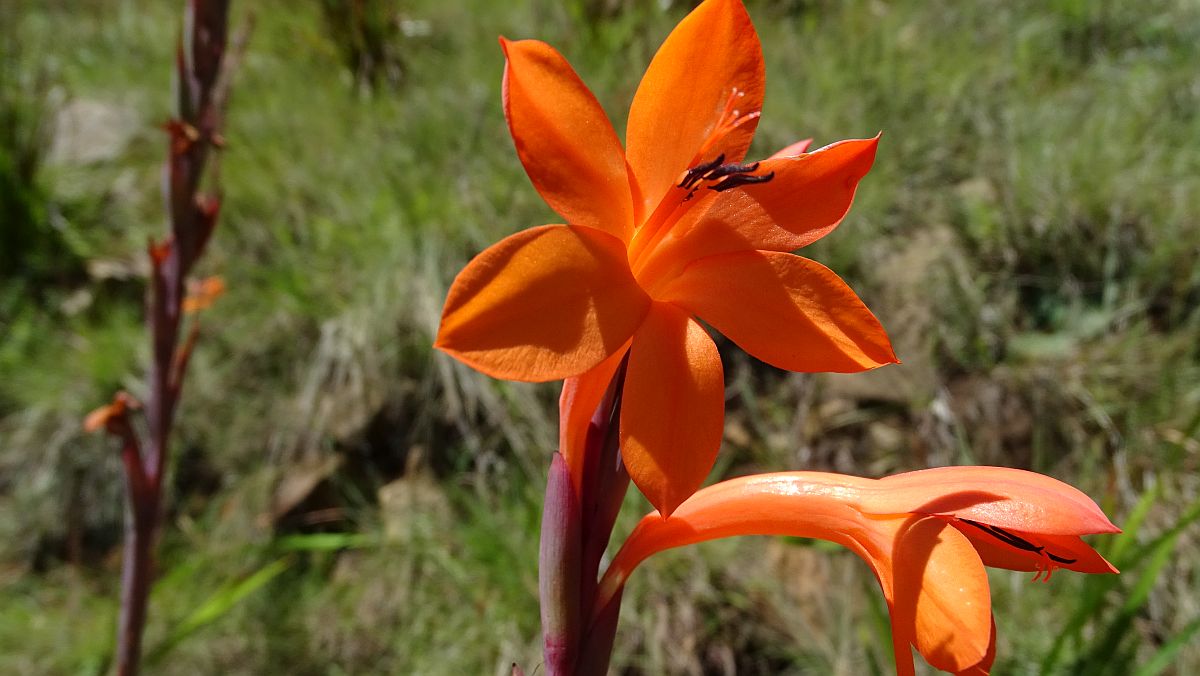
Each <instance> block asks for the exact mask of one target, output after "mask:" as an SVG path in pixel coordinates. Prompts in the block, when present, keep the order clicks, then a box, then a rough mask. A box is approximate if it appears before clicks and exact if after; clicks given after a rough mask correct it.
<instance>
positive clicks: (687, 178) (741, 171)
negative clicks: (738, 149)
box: [678, 153, 775, 202]
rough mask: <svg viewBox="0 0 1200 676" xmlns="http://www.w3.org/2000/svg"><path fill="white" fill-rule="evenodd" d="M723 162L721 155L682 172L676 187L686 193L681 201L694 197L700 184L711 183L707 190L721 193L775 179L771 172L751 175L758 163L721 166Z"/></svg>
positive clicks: (723, 156) (722, 155) (731, 163)
mask: <svg viewBox="0 0 1200 676" xmlns="http://www.w3.org/2000/svg"><path fill="white" fill-rule="evenodd" d="M724 161H725V154H724V153H722V154H720V155H717V157H716V159H714V160H711V161H709V162H701V163H700V164H697V165H696V166H694V167H692V168H691V169H688V170H687V171H686V172H684V173H683V176H681V177H680V181H679V184H678V187H680V188H683V189H685V190H687V191H688V193H687V195H685V196H684V198H683V201H684V202H686V201H688V200H690V199H692V197H693V196H695V194H696V191H697V190H699V189H700V184H701V182H705V181H708V182H712V185H708V186H707V188H708V189H709V190H716V191H717V192H721V191H723V190H729V189H730V188H736V187H738V186H742V185H749V184H752V183H766V182H767V181H770V180H771V179H773V178H775V172H773V171H771V172H768V173H766V174H761V175H758V176H755V175H753V172H755V171H757V170H758V166H759V163H758V162H752V163H750V164H739V163H737V162H730V163H728V164H722V162H724Z"/></svg>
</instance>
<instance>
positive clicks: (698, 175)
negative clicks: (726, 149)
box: [679, 153, 725, 188]
mask: <svg viewBox="0 0 1200 676" xmlns="http://www.w3.org/2000/svg"><path fill="white" fill-rule="evenodd" d="M724 161H725V153H721V154H720V155H717V158H716V159H715V160H713V161H712V162H704V163H702V164H697V165H696V166H694V167H692V168H691V169H688V170H687V171H686V172H684V174H683V180H682V181H680V182H679V187H680V188H690V187H692V186H693V185H695V184H696V183H698V182H699V181H700V180H701V179H703V178H707V177H706V176H705V174H707V173H709V172H710V171H712V170H714V169H718V168H720V166H721V163H722V162H724Z"/></svg>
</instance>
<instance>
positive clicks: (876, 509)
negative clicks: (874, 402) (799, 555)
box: [597, 467, 1119, 674]
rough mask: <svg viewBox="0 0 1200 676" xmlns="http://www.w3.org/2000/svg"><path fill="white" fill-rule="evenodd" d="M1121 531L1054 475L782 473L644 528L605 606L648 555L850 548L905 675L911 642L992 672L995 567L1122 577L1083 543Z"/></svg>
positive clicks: (964, 666) (963, 666) (611, 577)
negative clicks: (765, 546) (806, 541)
mask: <svg viewBox="0 0 1200 676" xmlns="http://www.w3.org/2000/svg"><path fill="white" fill-rule="evenodd" d="M1115 532H1119V529H1117V527H1116V526H1113V525H1112V523H1111V522H1110V521H1109V520H1108V518H1107V517H1105V516H1104V513H1103V512H1101V511H1100V508H1099V507H1097V506H1096V503H1094V502H1093V501H1092V500H1091V499H1090V498H1088V497H1087V496H1086V495H1084V494H1083V493H1081V492H1079V491H1078V490H1076V489H1074V488H1072V487H1071V486H1068V485H1066V484H1064V483H1061V482H1059V481H1057V480H1055V479H1051V478H1049V477H1045V476H1042V475H1040V474H1034V473H1032V472H1025V471H1022V470H1016V469H1006V468H999V467H944V468H939V469H929V470H922V471H918V472H909V473H907V474H898V475H895V476H891V477H887V478H884V479H878V480H875V479H863V478H859V477H853V476H844V475H839V474H826V473H821V472H781V473H777V474H760V475H755V476H749V477H743V478H739V479H732V480H729V481H724V482H721V483H719V484H716V485H713V486H709V487H708V488H705V489H702V490H700V491H698V492H697V493H696V494H695V495H693V496H692V497H691V498H689V499H688V500H687V501H685V502H684V503H683V504H682V505H680V506H679V508H678V509H677V510H675V512H674V514H672V515H671V518H669V519H665V518H663V517H662V516H660V515H659V514H658V513H653V514H650V515H648V516H646V517H645V518H643V519H642V521H641V522H640V523H639V524H638V526H637V528H635V529H634V531H633V533H632V534H631V535H630V536H629V539H628V540H627V541H626V542H625V544H624V546H623V547H622V548H621V550H620V552H618V553H617V556H616V557H615V559H614V560H613V563H612V565H611V566H610V567H609V570H608V571H607V572H606V573H605V577H604V580H603V582H602V583H601V589H600V594H601V600H600V602H599V603H598V604H597V607H598V608H603V607H604V606H605V605H606V603H607V602H608V599H610V598H614V597H616V595H617V593H618V592H619V591H620V590H621V588H622V587H623V585H624V582H625V580H626V579H627V578H628V576H629V574H630V572H631V571H632V570H633V569H634V567H636V566H637V565H638V564H639V563H640V562H641V561H643V560H644V559H645V558H646V557H648V556H650V555H651V554H654V553H655V552H660V551H662V550H665V549H670V548H673V547H680V546H683V545H687V544H693V543H697V542H703V541H706V540H712V539H715V538H722V537H729V536H733V535H791V536H796V537H807V538H820V539H822V540H829V541H831V542H836V543H838V544H840V545H843V546H845V547H847V548H849V549H850V550H852V551H853V552H854V553H855V554H858V555H859V556H860V557H862V558H863V559H864V560H865V561H866V562H867V563H868V564H869V565H870V566H871V568H872V570H873V571H874V572H875V575H876V577H877V578H878V579H879V585H880V587H882V589H883V594H884V598H885V599H886V600H887V604H888V610H889V612H890V614H891V618H892V635H893V647H894V649H895V654H896V669H897V671H898V672H899V673H901V674H912V673H913V662H912V653H911V648H910V646H915V647H916V648H917V650H918V651H919V652H920V653H921V655H922V656H924V657H925V659H926V660H927V661H928V662H929V663H930V664H931V665H933V666H934V667H937V668H938V669H942V670H945V671H951V672H956V673H986V672H987V670H988V669H989V668H990V667H991V663H992V660H993V658H994V651H995V637H994V635H993V634H994V625H993V623H992V619H991V597H990V593H989V590H988V580H987V575H986V574H985V571H984V565H988V566H997V567H1001V568H1010V569H1014V570H1037V571H1039V572H1038V575H1039V576H1042V575H1044V576H1045V578H1046V579H1049V577H1050V573H1051V571H1053V570H1054V569H1056V568H1066V569H1068V570H1075V571H1079V572H1083V573H1115V572H1117V570H1116V569H1115V568H1113V567H1112V565H1111V564H1109V563H1108V561H1105V560H1104V558H1103V557H1101V556H1100V555H1099V554H1097V553H1096V552H1095V550H1093V549H1092V548H1091V547H1089V546H1088V545H1087V544H1086V543H1084V542H1083V540H1081V539H1080V537H1079V536H1080V535H1085V534H1090V533H1115Z"/></svg>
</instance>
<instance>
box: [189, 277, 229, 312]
mask: <svg viewBox="0 0 1200 676" xmlns="http://www.w3.org/2000/svg"><path fill="white" fill-rule="evenodd" d="M223 293H225V280H224V279H222V278H221V277H220V276H217V275H214V276H212V277H205V278H204V279H202V280H199V281H191V282H189V283H188V292H187V295H186V296H185V297H184V299H183V311H184V313H185V314H192V313H195V312H199V311H201V310H206V309H208V308H210V307H212V304H213V303H215V302H216V301H217V299H218V298H220V297H221V294H223Z"/></svg>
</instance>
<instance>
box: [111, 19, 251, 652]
mask: <svg viewBox="0 0 1200 676" xmlns="http://www.w3.org/2000/svg"><path fill="white" fill-rule="evenodd" d="M228 15H229V0H188V1H187V4H186V7H185V12H184V26H183V31H182V35H181V40H180V45H179V49H178V50H177V52H176V62H175V66H176V73H175V81H176V88H177V94H178V98H177V100H176V115H175V117H174V118H173V119H171V120H170V121H169V122H168V123H167V124H166V130H167V133H168V150H167V160H166V162H165V163H164V165H163V197H164V200H165V201H166V209H167V214H168V220H169V225H170V232H169V234H168V236H167V237H166V238H165V239H164V240H163V241H161V242H151V243H150V245H149V252H148V253H149V256H150V280H149V288H148V289H147V293H146V324H147V328H148V330H149V333H150V340H151V360H150V368H149V372H148V374H147V398H146V401H145V420H146V431H147V439H146V444H145V445H144V446H143V445H142V444H141V443H140V441H139V437H138V434H137V432H136V430H135V428H134V427H133V425H132V424H131V423H130V421H129V418H128V410H127V409H126V408H124V407H122V408H121V412H120V413H119V414H118V416H117V418H116V419H114V420H112V421H111V422H110V423H109V425H108V429H109V431H110V432H112V433H114V434H116V435H117V436H119V437H121V439H122V452H121V457H122V463H123V467H124V470H125V487H126V497H127V499H126V510H125V546H124V558H123V560H122V569H121V614H120V619H119V622H118V627H117V654H116V660H117V673H118V674H119V675H120V676H134V675H135V674H137V673H138V670H139V666H140V660H141V647H142V634H143V630H144V628H145V625H146V607H147V602H148V600H149V596H150V587H151V585H152V584H153V581H154V550H155V543H156V541H157V539H158V532H159V530H160V527H161V523H162V516H163V477H164V475H165V472H166V467H167V461H168V452H169V448H168V440H169V438H170V433H171V428H172V425H173V423H174V419H175V411H176V407H177V406H178V404H179V396H180V390H181V387H182V385H183V375H184V368H185V367H186V366H187V361H188V357H189V356H190V353H191V346H192V343H193V341H194V336H195V332H194V331H195V329H194V327H193V332H192V333H191V334H189V337H188V340H187V341H185V343H184V345H183V346H182V348H181V347H180V345H179V337H180V328H181V322H182V318H183V299H184V288H185V286H184V285H185V282H186V279H187V275H188V272H190V270H191V269H192V267H193V266H194V265H195V263H196V261H197V259H198V258H199V257H200V254H201V253H202V252H203V250H204V246H205V244H206V243H207V242H208V240H209V238H210V237H211V235H212V232H213V229H214V228H215V227H216V223H217V214H218V211H219V204H220V203H219V200H218V198H216V197H215V196H205V195H201V194H200V192H199V191H200V181H201V178H202V177H203V175H204V171H205V165H206V164H207V159H208V155H209V149H210V148H211V147H213V146H217V145H220V143H221V140H220V139H221V137H220V133H219V125H220V117H221V111H222V109H223V107H224V103H225V102H224V100H223V98H224V95H225V92H226V91H227V88H226V86H225V83H224V82H222V81H221V80H222V77H223V76H225V75H227V73H225V72H224V71H223V68H222V60H223V57H224V54H225V46H226V30H227V28H226V27H227V23H228Z"/></svg>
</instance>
